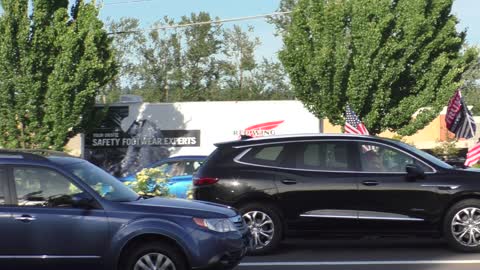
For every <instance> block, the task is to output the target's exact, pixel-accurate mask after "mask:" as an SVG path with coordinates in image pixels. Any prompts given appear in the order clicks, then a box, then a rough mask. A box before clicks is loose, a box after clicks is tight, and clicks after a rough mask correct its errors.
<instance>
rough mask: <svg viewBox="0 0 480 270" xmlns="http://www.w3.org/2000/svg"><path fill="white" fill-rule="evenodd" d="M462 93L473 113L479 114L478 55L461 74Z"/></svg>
mask: <svg viewBox="0 0 480 270" xmlns="http://www.w3.org/2000/svg"><path fill="white" fill-rule="evenodd" d="M463 81H464V84H463V85H462V94H463V96H464V98H465V102H466V103H467V105H468V106H473V109H472V112H473V114H474V115H480V57H479V58H477V60H476V61H475V62H474V64H473V65H472V66H471V67H470V68H469V69H468V70H467V71H466V72H465V73H464V74H463Z"/></svg>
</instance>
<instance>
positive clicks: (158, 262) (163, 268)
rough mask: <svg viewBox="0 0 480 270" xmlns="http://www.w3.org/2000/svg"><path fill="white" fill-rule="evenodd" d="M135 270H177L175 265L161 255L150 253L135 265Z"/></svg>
mask: <svg viewBox="0 0 480 270" xmlns="http://www.w3.org/2000/svg"><path fill="white" fill-rule="evenodd" d="M133 269H134V270H176V268H175V264H173V262H172V260H170V259H169V258H168V257H167V256H165V255H163V254H161V253H149V254H147V255H144V256H143V257H141V258H140V259H138V261H137V262H136V263H135V266H134V268H133Z"/></svg>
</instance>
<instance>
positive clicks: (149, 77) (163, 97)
mask: <svg viewBox="0 0 480 270" xmlns="http://www.w3.org/2000/svg"><path fill="white" fill-rule="evenodd" d="M174 24H175V21H174V20H173V19H171V18H168V17H165V18H164V19H163V21H159V22H156V23H155V24H154V26H153V27H152V28H153V30H151V31H150V32H149V33H148V34H147V36H146V37H145V38H144V39H140V40H137V42H138V44H137V52H138V54H137V58H136V59H137V60H138V62H139V63H138V66H137V69H136V71H137V74H136V75H137V80H135V82H134V84H133V85H132V88H133V89H135V88H136V89H137V90H135V91H134V93H141V94H142V96H143V97H144V99H145V101H148V102H155V101H156V102H159V101H160V102H170V101H175V100H176V97H175V95H176V94H177V93H178V91H181V90H182V89H183V88H184V77H183V72H182V66H183V63H184V62H183V55H182V52H181V38H182V37H181V33H179V32H178V31H177V30H173V31H164V30H156V28H162V27H167V26H171V25H174Z"/></svg>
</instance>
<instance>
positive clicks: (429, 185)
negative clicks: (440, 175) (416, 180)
mask: <svg viewBox="0 0 480 270" xmlns="http://www.w3.org/2000/svg"><path fill="white" fill-rule="evenodd" d="M421 186H422V187H438V188H448V189H451V190H455V189H457V188H459V187H460V185H441V184H438V185H435V184H424V185H421Z"/></svg>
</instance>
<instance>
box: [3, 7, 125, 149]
mask: <svg viewBox="0 0 480 270" xmlns="http://www.w3.org/2000/svg"><path fill="white" fill-rule="evenodd" d="M0 4H1V6H2V8H3V10H4V13H3V14H2V15H1V17H0V115H1V116H2V120H1V121H0V134H1V135H0V146H2V147H24V148H52V149H62V147H63V146H64V145H65V143H66V142H67V140H68V139H69V138H70V137H72V136H73V135H75V134H77V133H78V132H81V131H83V130H84V129H86V128H87V127H88V126H89V123H90V122H91V121H92V120H93V118H94V115H93V113H92V112H93V106H94V104H95V97H96V94H97V93H98V91H99V89H101V88H102V87H104V86H105V85H106V84H107V83H108V82H109V81H110V80H111V79H112V78H113V76H114V75H115V72H116V65H115V63H114V57H113V54H112V50H111V48H110V47H111V40H110V38H109V37H108V36H107V33H106V32H105V31H104V30H103V23H102V22H101V21H100V20H99V19H98V9H97V8H96V6H95V2H94V1H92V2H89V3H85V2H84V1H82V0H76V1H75V2H74V3H73V6H72V8H71V10H70V12H69V1H68V0H58V1H51V0H34V1H32V2H30V3H29V1H28V0H1V1H0Z"/></svg>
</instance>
